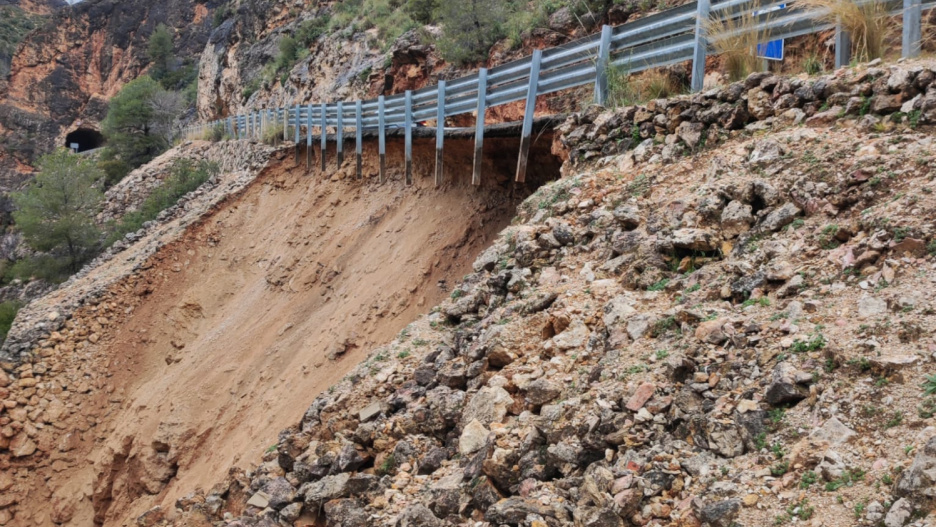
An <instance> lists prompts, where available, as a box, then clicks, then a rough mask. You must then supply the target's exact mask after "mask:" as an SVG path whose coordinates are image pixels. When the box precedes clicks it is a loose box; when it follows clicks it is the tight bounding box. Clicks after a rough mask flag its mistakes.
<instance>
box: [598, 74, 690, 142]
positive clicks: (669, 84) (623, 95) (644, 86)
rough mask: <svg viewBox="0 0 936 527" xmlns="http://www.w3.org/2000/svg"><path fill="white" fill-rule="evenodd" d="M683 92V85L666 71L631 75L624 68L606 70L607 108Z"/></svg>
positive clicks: (684, 89) (684, 88)
mask: <svg viewBox="0 0 936 527" xmlns="http://www.w3.org/2000/svg"><path fill="white" fill-rule="evenodd" d="M685 91H686V87H685V85H683V84H681V83H679V82H678V81H677V80H676V78H675V77H674V76H673V75H672V74H671V73H670V72H669V71H667V70H663V69H652V70H647V71H645V72H643V73H640V74H637V75H631V73H630V71H629V70H628V69H627V68H624V67H612V68H609V69H608V102H607V106H609V107H612V108H618V107H622V106H628V105H632V104H640V103H644V102H647V101H650V100H652V99H661V98H666V97H672V96H674V95H678V94H680V93H683V92H685ZM638 133H639V131H638Z"/></svg>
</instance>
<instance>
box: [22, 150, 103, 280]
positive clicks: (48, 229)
mask: <svg viewBox="0 0 936 527" xmlns="http://www.w3.org/2000/svg"><path fill="white" fill-rule="evenodd" d="M38 167H39V175H38V176H36V178H35V179H34V180H33V181H32V182H31V183H30V184H29V186H27V187H26V188H25V189H24V190H23V191H21V192H17V193H14V194H13V202H14V203H15V204H16V208H17V210H16V211H15V212H14V213H13V219H14V220H15V221H16V226H17V227H18V228H19V230H20V231H21V232H22V233H23V238H24V239H25V240H26V243H28V244H29V246H30V247H32V248H33V249H35V250H37V251H42V252H45V253H49V254H50V255H51V256H52V258H51V259H49V260H47V263H50V262H54V263H64V264H65V265H64V267H66V268H67V269H56V270H49V269H46V270H45V271H46V272H45V273H38V274H43V275H45V276H48V275H49V274H55V273H56V272H61V271H69V272H71V273H73V272H76V271H78V270H79V269H80V268H81V265H82V264H83V263H84V262H86V261H87V260H89V259H90V258H91V257H93V256H94V254H95V251H96V248H97V245H98V243H99V242H100V239H101V232H100V231H99V230H98V228H97V226H96V225H95V223H94V217H95V215H96V214H97V212H98V210H99V209H100V205H101V201H102V200H103V198H104V196H103V194H102V193H101V191H100V190H99V189H98V188H97V186H96V183H97V182H98V181H99V180H100V179H101V178H103V177H104V173H103V172H101V171H100V170H99V169H98V168H97V166H96V165H95V164H94V163H93V162H92V161H90V160H89V159H87V158H85V157H83V156H79V155H76V154H72V153H71V152H69V151H68V150H66V149H64V148H63V149H59V150H57V151H55V152H52V153H50V154H47V155H45V156H43V157H42V158H40V159H39V162H38Z"/></svg>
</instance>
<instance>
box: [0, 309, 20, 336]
mask: <svg viewBox="0 0 936 527" xmlns="http://www.w3.org/2000/svg"><path fill="white" fill-rule="evenodd" d="M21 307H23V305H22V304H20V303H19V302H17V301H15V300H7V301H6V302H3V303H0V342H3V341H5V340H6V336H7V333H9V332H10V326H12V325H13V320H14V319H15V318H16V313H17V312H19V310H20V308H21Z"/></svg>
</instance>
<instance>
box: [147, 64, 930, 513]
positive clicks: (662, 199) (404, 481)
mask: <svg viewBox="0 0 936 527" xmlns="http://www.w3.org/2000/svg"><path fill="white" fill-rule="evenodd" d="M934 68H936V64H933V63H917V64H904V65H899V66H892V67H886V68H885V67H874V66H871V67H859V68H857V69H843V70H840V71H838V72H836V74H835V75H832V76H828V77H822V78H806V77H803V78H784V77H779V76H775V75H771V74H767V73H763V74H755V75H752V76H751V77H749V78H748V79H747V80H746V81H745V82H741V83H736V84H733V85H731V86H728V87H724V88H720V89H716V90H711V91H708V92H705V93H703V94H697V95H694V96H691V97H682V98H677V99H674V100H660V101H652V102H650V103H648V104H646V105H640V106H636V107H629V108H623V109H620V110H619V111H605V110H604V109H601V108H593V109H590V110H589V111H588V112H585V113H583V114H579V115H576V116H573V117H572V118H570V120H569V121H568V122H567V123H566V126H565V128H564V132H565V135H564V136H563V137H562V139H561V143H563V144H564V145H565V147H567V148H568V149H569V150H570V157H569V159H570V162H568V163H567V164H566V165H565V166H564V167H563V172H564V178H563V179H562V180H560V181H558V182H556V183H554V184H551V185H548V186H544V187H542V188H540V189H539V190H538V191H537V192H536V193H535V194H533V195H532V196H530V198H528V199H527V200H526V201H525V202H524V204H523V205H521V207H520V209H519V214H518V217H517V218H516V220H515V221H514V223H513V225H511V226H510V227H509V228H507V229H505V230H504V231H503V232H502V233H501V235H500V236H499V237H498V239H497V240H496V241H495V242H494V244H493V245H492V246H491V247H490V248H488V249H487V250H485V252H484V253H483V254H482V255H481V257H479V258H478V259H477V260H476V261H475V263H474V265H473V271H474V272H472V273H471V274H470V275H468V276H466V277H465V278H464V280H462V281H461V282H459V283H457V284H456V285H455V289H454V290H453V291H452V294H451V295H450V298H449V299H447V300H446V301H444V302H443V303H441V304H440V305H439V306H438V307H437V308H434V309H432V310H430V312H429V314H428V315H426V316H424V317H421V318H420V319H419V320H418V321H417V322H416V323H414V324H412V325H410V326H409V327H408V328H407V329H406V331H404V332H401V333H400V334H399V336H398V337H397V338H396V339H394V340H393V341H391V342H390V343H388V344H387V345H385V346H383V347H381V348H378V349H376V350H374V351H373V352H372V353H371V354H370V356H369V357H368V359H367V360H366V361H364V362H363V363H361V364H360V365H358V366H357V367H356V368H355V369H354V370H353V371H352V372H351V373H350V374H349V375H348V376H347V377H345V378H344V379H343V380H342V381H341V382H340V383H339V384H337V385H336V386H334V388H332V389H329V390H328V391H326V392H323V393H322V394H320V395H319V396H318V397H317V398H316V399H315V400H314V401H313V402H312V404H311V405H310V406H309V407H308V409H307V410H306V412H305V414H304V415H303V417H302V419H301V420H298V421H295V422H294V423H293V425H292V426H290V427H289V428H287V429H285V430H284V431H283V432H282V433H281V435H280V437H279V442H278V443H277V444H276V445H275V447H270V448H269V449H267V450H266V451H265V453H264V454H263V456H262V461H261V462H259V464H258V465H257V466H256V468H252V469H249V470H244V469H242V468H235V469H232V471H231V473H230V475H229V476H228V477H227V478H226V479H225V480H224V481H222V482H219V483H217V484H216V485H214V486H212V487H211V488H210V489H207V487H203V488H202V489H201V490H196V491H195V492H193V493H191V494H188V495H186V496H184V497H182V498H180V499H179V500H178V501H177V502H176V504H175V505H176V509H177V510H172V509H166V508H161V509H153V510H151V511H150V512H148V513H147V514H146V515H145V516H142V517H141V518H140V519H139V521H140V523H141V524H142V525H150V526H152V525H168V524H173V525H198V526H202V525H210V524H211V522H212V521H217V522H221V523H224V524H227V525H232V526H234V525H236V526H272V525H283V524H286V525H309V524H316V525H321V524H324V525H327V526H339V525H340V526H342V527H356V526H374V525H381V526H384V525H385V526H400V525H420V526H445V525H463V524H468V523H470V522H477V523H476V524H480V525H486V524H489V525H516V526H534V525H536V526H556V527H558V526H563V525H576V526H589V527H599V526H600V527H604V526H612V527H623V526H627V525H679V526H698V525H711V526H723V527H728V526H729V525H768V524H776V525H783V524H787V523H794V524H796V523H798V522H804V523H805V522H809V524H810V525H826V526H846V525H854V524H856V523H858V522H862V523H867V524H874V525H879V524H881V523H884V525H886V526H887V527H893V526H902V525H906V524H908V523H911V522H912V523H913V525H924V524H925V523H924V522H926V521H931V520H930V518H926V519H923V520H921V518H923V517H926V516H927V515H928V514H931V512H932V510H933V501H932V500H933V495H932V488H933V487H932V485H933V484H934V479H933V475H932V467H933V466H936V427H934V426H933V425H934V420H933V419H934V415H936V412H934V408H936V400H934V398H933V397H932V396H931V393H932V391H933V390H934V388H933V385H934V382H933V380H931V379H936V363H934V356H933V353H934V351H936V342H934V341H933V338H932V335H933V332H934V330H936V320H934V313H936V306H934V305H933V302H932V287H933V286H932V284H933V282H934V280H936V278H934V274H933V273H934V265H936V263H934V257H936V256H934V253H936V238H934V236H936V225H934V223H933V218H934V217H936V197H934V188H933V178H932V167H933V166H934V163H936V158H934V151H933V149H932V145H933V139H932V129H931V128H930V126H931V125H933V124H936V112H934V109H936V93H934V92H933V89H932V88H933V86H934V84H933V83H934V80H936V73H934V71H936V69H934ZM799 124H805V126H797V125H799ZM924 388H927V389H929V392H928V393H927V392H925V391H924ZM255 455H257V456H259V455H260V451H259V450H258V451H257V453H256V454H255Z"/></svg>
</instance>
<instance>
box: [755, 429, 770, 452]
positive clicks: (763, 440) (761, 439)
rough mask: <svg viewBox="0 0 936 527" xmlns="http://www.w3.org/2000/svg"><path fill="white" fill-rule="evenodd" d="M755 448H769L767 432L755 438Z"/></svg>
mask: <svg viewBox="0 0 936 527" xmlns="http://www.w3.org/2000/svg"><path fill="white" fill-rule="evenodd" d="M754 447H755V448H757V450H763V449H765V448H767V432H761V433H759V434H757V435H756V436H754Z"/></svg>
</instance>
